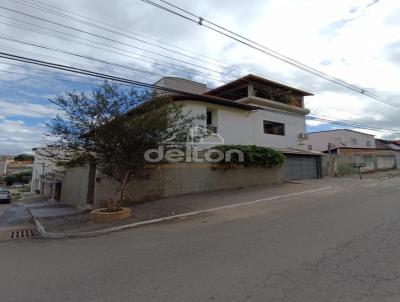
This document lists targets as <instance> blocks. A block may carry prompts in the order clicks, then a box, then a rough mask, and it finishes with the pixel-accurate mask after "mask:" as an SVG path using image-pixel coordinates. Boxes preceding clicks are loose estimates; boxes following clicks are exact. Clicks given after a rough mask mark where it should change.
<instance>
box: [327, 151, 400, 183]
mask: <svg viewBox="0 0 400 302" xmlns="http://www.w3.org/2000/svg"><path fill="white" fill-rule="evenodd" d="M397 157H398V159H400V157H399V156H397ZM353 163H364V164H365V167H363V168H361V172H364V173H366V172H374V171H383V170H390V169H396V168H397V167H398V164H399V162H398V161H396V154H395V153H394V152H392V153H387V154H373V153H369V154H353V155H348V154H346V155H331V156H324V157H322V172H323V175H324V176H331V177H333V176H343V175H350V174H355V173H357V171H356V169H355V168H353Z"/></svg>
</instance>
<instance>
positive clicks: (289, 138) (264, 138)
mask: <svg viewBox="0 0 400 302" xmlns="http://www.w3.org/2000/svg"><path fill="white" fill-rule="evenodd" d="M180 103H182V104H183V105H184V107H183V108H184V109H183V111H184V112H190V113H191V114H192V115H205V114H206V113H207V108H209V109H213V110H216V114H215V113H214V114H213V119H214V117H215V116H217V122H216V123H214V121H213V125H214V126H217V127H218V134H220V135H221V136H222V137H223V139H224V143H225V144H243V145H252V144H254V145H258V146H264V147H275V148H305V147H303V144H302V142H301V141H299V140H298V135H299V133H304V132H305V118H304V117H303V116H293V115H288V114H285V113H276V112H270V111H265V110H257V111H247V110H242V109H237V108H233V107H227V106H221V105H214V104H210V103H206V102H198V101H181V102H180ZM264 120H266V121H273V122H277V123H283V124H285V135H284V136H280V135H272V134H265V133H264V124H263V121H264ZM201 124H202V125H205V124H206V121H202V122H201Z"/></svg>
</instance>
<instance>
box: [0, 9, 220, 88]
mask: <svg viewBox="0 0 400 302" xmlns="http://www.w3.org/2000/svg"><path fill="white" fill-rule="evenodd" d="M2 17H5V16H2ZM5 18H8V19H12V20H15V21H17V22H22V23H27V24H30V25H33V26H37V27H41V28H45V29H46V30H52V29H49V28H46V27H43V26H39V25H36V24H32V23H28V22H25V21H21V20H17V19H13V18H9V17H5ZM13 26H15V25H13ZM25 29H27V30H32V29H29V28H26V27H25ZM36 32H39V33H41V34H46V35H49V34H48V33H43V32H40V31H36ZM56 32H58V33H61V34H64V35H69V36H72V37H76V36H73V35H70V34H67V33H64V32H59V31H56ZM49 36H52V35H49ZM55 37H56V38H60V37H57V36H55ZM76 38H79V39H84V38H81V37H76ZM63 39H65V38H63ZM66 40H68V39H66ZM84 40H87V41H90V42H92V43H96V44H99V43H98V42H96V41H92V40H88V39H84ZM70 41H72V42H74V43H78V44H82V45H87V44H85V43H81V42H77V41H74V40H70ZM100 44H101V45H105V46H107V47H111V46H109V45H106V44H102V43H100ZM87 46H89V45H87ZM90 46H91V45H90ZM100 49H103V50H105V49H104V48H100ZM116 49H119V48H116ZM119 50H121V49H119ZM105 51H109V52H113V51H110V50H105ZM122 51H125V50H122ZM113 53H117V54H120V53H118V52H113ZM120 55H122V54H120ZM133 58H134V59H137V60H143V59H141V58H135V57H133ZM155 64H157V63H155ZM183 68H184V67H183ZM186 72H187V71H186ZM196 72H200V71H197V70H196ZM195 76H199V75H198V74H195ZM207 78H208V79H214V80H216V81H219V82H220V80H219V79H216V78H212V77H211V76H209V75H207Z"/></svg>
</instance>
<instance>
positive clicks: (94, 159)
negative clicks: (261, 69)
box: [48, 82, 202, 212]
mask: <svg viewBox="0 0 400 302" xmlns="http://www.w3.org/2000/svg"><path fill="white" fill-rule="evenodd" d="M51 102H52V103H53V104H55V105H56V106H57V108H58V109H59V110H60V111H61V112H62V115H59V116H57V118H55V119H54V120H52V122H51V123H49V124H48V129H49V135H50V136H51V137H55V138H56V140H55V141H53V142H52V143H51V144H49V145H48V147H49V148H50V149H54V150H64V151H65V152H63V154H64V156H63V157H62V158H58V160H59V162H60V163H61V164H62V165H64V166H67V167H75V166H82V165H84V164H86V163H89V164H94V165H96V167H97V169H98V170H99V171H100V172H102V173H104V174H106V175H108V176H111V177H112V178H114V179H115V180H116V181H117V183H118V186H117V189H116V192H115V196H114V198H112V200H110V201H109V203H108V204H107V211H110V212H116V211H119V210H121V208H122V205H123V202H124V200H125V192H126V188H127V185H128V184H129V183H130V182H131V181H133V180H134V179H136V178H139V177H140V176H141V173H142V171H143V166H144V164H145V159H144V153H145V151H146V150H149V149H154V148H157V147H158V146H159V144H160V143H161V142H163V141H164V140H166V139H167V138H170V137H172V136H174V135H175V134H178V133H181V132H184V131H188V130H189V128H190V127H192V126H193V123H194V122H195V120H196V119H200V118H202V117H191V116H189V115H188V114H183V112H182V106H181V105H178V104H176V103H174V102H172V101H171V99H170V97H168V96H157V95H155V94H153V93H150V92H148V91H143V90H142V91H139V90H135V89H131V90H129V91H127V90H123V89H122V88H121V87H119V86H117V85H115V84H112V83H109V82H105V83H104V84H103V85H102V86H100V87H98V88H96V89H94V90H93V91H92V93H90V94H88V93H78V92H75V91H73V92H67V93H66V94H65V95H63V96H59V97H57V98H55V99H54V100H51ZM53 140H54V139H53ZM65 154H68V155H69V156H65Z"/></svg>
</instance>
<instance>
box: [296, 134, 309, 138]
mask: <svg viewBox="0 0 400 302" xmlns="http://www.w3.org/2000/svg"><path fill="white" fill-rule="evenodd" d="M298 138H299V139H308V134H307V133H299V135H298Z"/></svg>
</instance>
